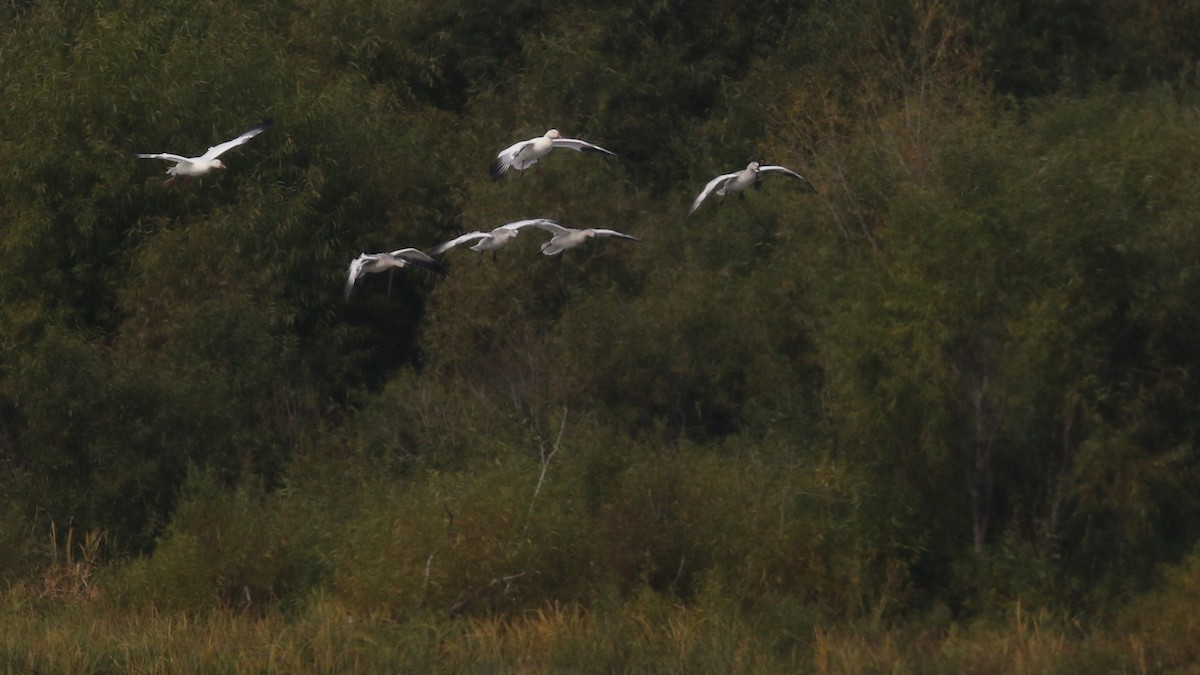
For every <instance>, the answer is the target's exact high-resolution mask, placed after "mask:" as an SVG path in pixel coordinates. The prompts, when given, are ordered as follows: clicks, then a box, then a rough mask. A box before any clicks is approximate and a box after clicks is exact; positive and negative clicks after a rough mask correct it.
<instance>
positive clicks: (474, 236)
mask: <svg viewBox="0 0 1200 675" xmlns="http://www.w3.org/2000/svg"><path fill="white" fill-rule="evenodd" d="M491 236H492V235H491V234H489V233H487V232H468V233H466V234H461V235H459V236H457V237H455V238H453V239H451V240H450V241H447V242H445V243H442V244H438V245H437V246H434V247H433V248H432V249H430V250H429V252H430V253H432V254H433V255H438V254H439V253H445V252H446V251H449V250H450V249H452V248H454V247H455V246H458V245H459V244H465V243H467V242H470V241H478V240H480V239H487V238H488V237H491Z"/></svg>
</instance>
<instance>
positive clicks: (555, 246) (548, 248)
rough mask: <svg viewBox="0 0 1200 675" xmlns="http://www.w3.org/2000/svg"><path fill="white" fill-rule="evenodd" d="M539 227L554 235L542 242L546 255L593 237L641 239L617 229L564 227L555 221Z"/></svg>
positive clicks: (574, 245) (543, 251)
mask: <svg viewBox="0 0 1200 675" xmlns="http://www.w3.org/2000/svg"><path fill="white" fill-rule="evenodd" d="M537 226H538V227H540V228H542V229H543V230H546V231H547V232H550V233H552V234H553V235H554V236H553V237H551V238H550V241H547V242H546V243H544V244H542V253H543V254H545V255H558V254H559V253H562V252H563V251H565V250H567V249H569V248H575V247H576V246H578V245H580V244H582V243H583V242H585V241H587V240H588V239H591V238H593V237H617V238H620V239H630V240H633V241H641V239H638V238H637V237H634V236H631V235H628V234H625V233H623V232H617V231H616V230H606V229H602V228H594V227H589V228H587V229H584V230H576V229H574V228H571V227H563V226H562V225H559V224H558V223H555V222H553V221H546V222H543V223H538V224H537Z"/></svg>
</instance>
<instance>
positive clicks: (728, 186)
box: [688, 162, 817, 216]
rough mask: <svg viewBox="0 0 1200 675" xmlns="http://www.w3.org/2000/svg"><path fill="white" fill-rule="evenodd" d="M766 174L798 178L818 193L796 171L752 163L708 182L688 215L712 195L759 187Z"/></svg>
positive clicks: (721, 195) (694, 201) (722, 195)
mask: <svg viewBox="0 0 1200 675" xmlns="http://www.w3.org/2000/svg"><path fill="white" fill-rule="evenodd" d="M764 173H779V174H783V175H785V176H788V177H790V178H797V179H799V180H801V181H803V183H804V185H805V186H806V187H807V188H808V189H809V190H811V191H813V192H816V191H817V189H816V188H815V187H813V184H812V183H810V182H809V181H808V179H807V178H805V177H804V176H801V175H800V174H798V173H796V172H795V171H792V170H791V169H789V168H787V167H786V166H775V165H764V164H760V163H759V162H750V163H749V164H747V165H746V168H744V169H742V170H741V171H734V172H733V173H726V174H722V175H720V176H717V177H716V178H714V179H712V180H710V181H708V184H707V185H705V186H704V189H703V190H701V191H700V194H699V195H697V196H696V199H695V200H693V201H692V205H691V207H690V208H688V215H689V216H690V215H692V213H693V212H694V211H695V210H696V209H698V208H700V204H702V203H704V200H705V199H707V198H708V196H709V195H710V194H713V193H714V192H715V193H716V194H717V196H720V197H724V196H725V195H726V194H729V193H731V192H743V191H745V190H747V189H749V188H751V187H754V186H756V185H758V183H759V181H760V180H761V179H762V174H764Z"/></svg>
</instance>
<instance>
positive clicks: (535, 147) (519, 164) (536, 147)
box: [489, 129, 617, 180]
mask: <svg viewBox="0 0 1200 675" xmlns="http://www.w3.org/2000/svg"><path fill="white" fill-rule="evenodd" d="M554 148H569V149H571V150H576V151H578V152H603V153H604V154H606V155H612V156H613V157H616V156H617V155H616V153H613V152H609V151H608V150H605V149H604V148H602V147H600V146H598V145H592V144H591V143H588V142H587V141H581V140H579V139H578V138H563V137H562V134H560V133H558V129H551V130H549V131H547V132H546V134H545V135H544V136H539V137H538V138H531V139H529V140H527V141H521V142H520V143H514V144H512V145H511V146H509V147H507V148H505V149H504V150H502V151H501V152H500V154H499V155H496V159H493V160H492V163H491V166H490V167H489V168H490V169H491V172H492V180H500V178H501V177H502V176H503V175H504V173H505V172H506V171H508V170H509V169H516V170H517V171H520V172H521V173H522V174H524V173H525V169H528V168H529V167H531V166H533V165H534V164H537V171H538V173H541V171H542V165H541V164H540V163H539V161H540V160H541V159H542V158H543V157H545V156H546V155H548V154H550V151H551V150H553V149H554Z"/></svg>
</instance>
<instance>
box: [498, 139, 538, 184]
mask: <svg viewBox="0 0 1200 675" xmlns="http://www.w3.org/2000/svg"><path fill="white" fill-rule="evenodd" d="M536 140H537V139H536V138H531V139H529V140H527V141H520V142H519V143H513V144H512V145H510V146H508V147H507V148H505V149H503V150H501V151H500V154H498V155H496V159H493V160H492V163H491V164H490V165H489V167H488V168H489V169H490V170H491V174H492V180H500V177H501V176H503V175H504V172H505V171H508V170H509V169H511V168H512V167H513V164H515V163H516V161H517V154H518V153H519V152H521V151H522V150H524V149H525V146H527V145H529V144H531V143H533V142H534V141H536Z"/></svg>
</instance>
